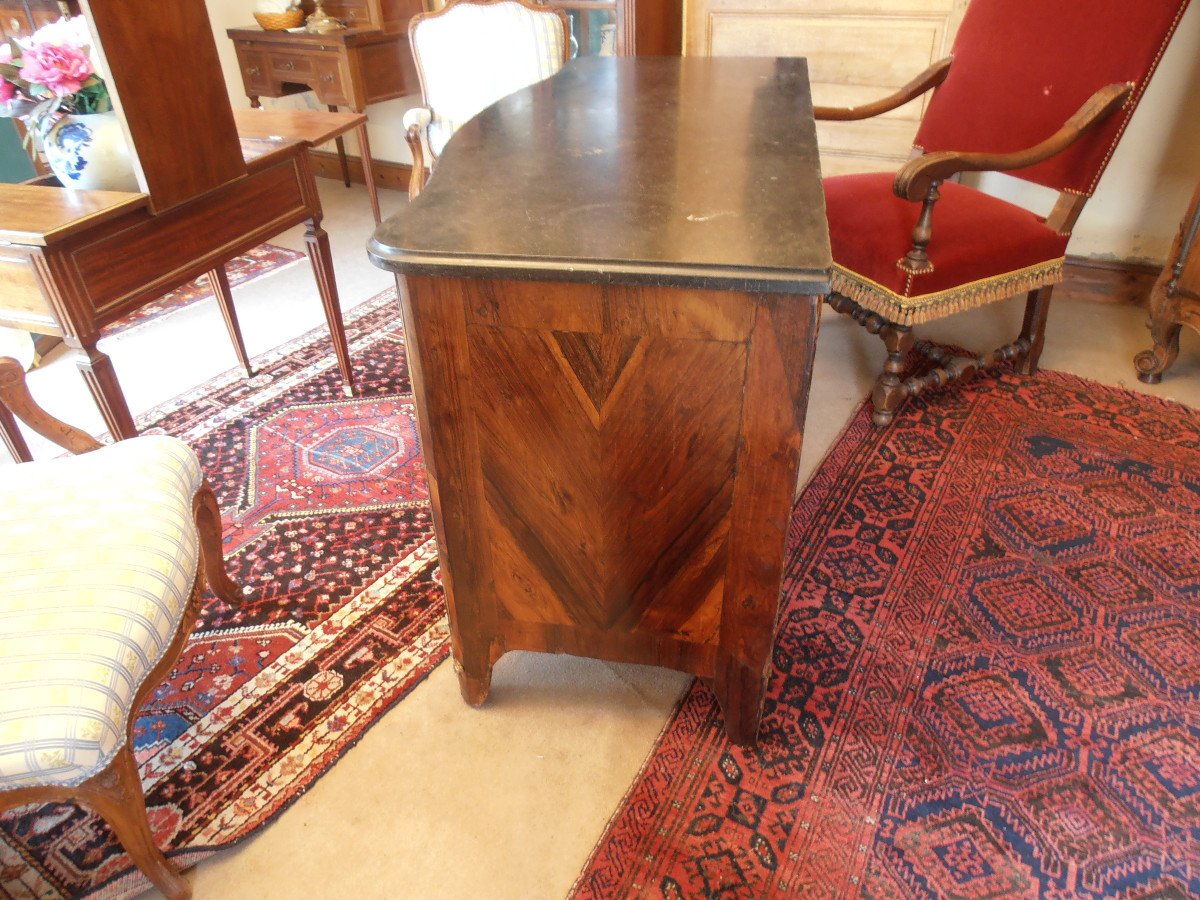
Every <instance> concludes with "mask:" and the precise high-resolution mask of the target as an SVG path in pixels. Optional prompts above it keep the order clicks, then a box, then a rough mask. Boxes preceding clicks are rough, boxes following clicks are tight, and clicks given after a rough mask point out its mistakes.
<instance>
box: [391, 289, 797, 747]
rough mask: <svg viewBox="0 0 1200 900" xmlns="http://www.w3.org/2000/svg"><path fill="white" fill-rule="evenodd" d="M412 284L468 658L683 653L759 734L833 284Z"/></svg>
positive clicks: (440, 501)
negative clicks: (807, 402)
mask: <svg viewBox="0 0 1200 900" xmlns="http://www.w3.org/2000/svg"><path fill="white" fill-rule="evenodd" d="M403 286H404V288H405V294H406V302H405V305H404V308H405V315H406V319H405V325H406V328H407V330H408V341H409V347H410V353H411V355H412V364H413V370H414V381H415V389H416V395H417V403H418V409H419V411H420V418H421V424H422V441H423V442H424V444H425V454H426V459H427V463H428V466H429V472H430V478H431V482H432V487H433V490H432V494H433V498H434V506H435V520H436V522H437V525H438V535H439V540H440V542H441V549H442V554H443V555H442V565H443V572H444V574H445V576H446V577H445V583H446V585H447V593H448V596H449V600H450V608H451V624H452V631H453V634H454V640H455V645H456V646H455V658H456V660H458V662H459V663H460V665H461V666H462V668H463V669H464V670H465V671H466V672H467V673H468V675H469V676H470V677H474V678H477V679H484V678H485V677H486V673H487V672H488V671H489V670H490V665H491V663H492V662H493V661H494V660H495V659H496V658H497V657H499V656H500V655H501V654H502V653H504V652H506V651H507V650H512V649H528V650H544V651H553V652H567V653H575V654H581V655H588V656H595V657H600V658H605V659H613V660H624V661H637V662H643V663H651V664H658V665H667V666H672V667H675V668H680V669H683V670H685V671H690V672H693V673H695V674H698V675H702V676H706V677H712V678H717V679H722V680H723V683H724V686H723V687H722V688H721V689H720V693H721V695H722V703H723V704H725V705H726V706H727V707H728V708H727V710H726V712H727V715H728V716H729V718H730V720H731V722H736V723H738V724H737V732H736V733H737V734H738V735H739V739H746V740H748V739H751V738H752V737H753V731H754V728H755V727H756V725H757V717H758V702H759V701H760V700H761V679H762V677H763V671H764V669H763V667H764V665H765V663H766V660H767V656H768V654H769V650H770V646H771V639H772V634H773V624H774V618H775V611H776V608H777V602H778V595H779V577H780V572H781V566H782V555H783V549H784V533H785V531H786V524H787V520H788V514H789V511H790V508H791V501H792V489H793V485H794V480H795V471H796V462H797V459H798V456H799V449H800V435H801V430H802V425H803V416H804V399H805V397H806V396H807V388H808V383H807V379H808V374H809V366H810V365H811V358H812V348H813V346H814V343H815V336H816V322H817V315H816V312H815V310H816V309H817V306H818V304H817V301H816V298H808V297H795V296H788V297H782V298H781V297H778V296H777V295H765V296H764V295H757V294H748V293H738V292H730V291H703V290H686V289H675V288H668V287H653V286H611V285H610V286H603V285H579V284H562V283H555V282H527V281H508V280H498V279H448V278H442V279H431V278H422V277H409V278H407V279H406V280H405V281H404V283H403ZM735 532H736V533H735ZM730 603H732V604H733V605H734V607H735V608H732V609H729V608H727V606H728V605H729V604H730ZM723 673H724V674H723ZM729 673H733V674H732V676H730V675H729ZM747 735H748V737H747Z"/></svg>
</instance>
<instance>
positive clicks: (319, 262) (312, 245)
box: [304, 217, 354, 397]
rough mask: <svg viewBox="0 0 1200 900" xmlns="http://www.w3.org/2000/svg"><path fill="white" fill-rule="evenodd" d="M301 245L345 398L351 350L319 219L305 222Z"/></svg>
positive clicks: (350, 389) (350, 384) (349, 391)
mask: <svg viewBox="0 0 1200 900" xmlns="http://www.w3.org/2000/svg"><path fill="white" fill-rule="evenodd" d="M305 224H306V225H307V230H306V231H305V232H304V244H305V246H306V247H307V249H308V258H309V260H310V261H311V262H312V267H313V275H315V276H316V279H317V290H319V291H320V292H321V304H322V305H323V306H324V307H325V321H327V322H328V323H329V334H330V336H331V337H332V338H333V352H334V353H335V354H336V355H337V361H338V368H339V369H340V370H341V373H342V381H343V382H344V386H343V390H344V391H345V393H346V396H347V397H353V396H354V371H353V370H352V369H351V367H350V350H349V349H348V348H347V347H346V327H345V325H344V323H343V322H342V308H341V306H340V305H339V304H338V294H337V283H336V282H335V281H334V277H333V256H332V254H331V253H330V250H329V235H328V234H327V233H326V232H325V229H324V228H322V227H321V221H320V219H319V218H316V217H314V218H312V219H309V220H308V222H306V223H305Z"/></svg>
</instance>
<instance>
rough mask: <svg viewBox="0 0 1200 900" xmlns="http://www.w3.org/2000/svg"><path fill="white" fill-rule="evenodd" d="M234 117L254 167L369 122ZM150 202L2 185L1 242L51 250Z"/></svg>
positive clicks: (279, 113) (253, 113) (276, 114)
mask: <svg viewBox="0 0 1200 900" xmlns="http://www.w3.org/2000/svg"><path fill="white" fill-rule="evenodd" d="M233 117H234V121H235V122H236V124H237V131H238V136H239V138H240V139H241V149H242V158H243V159H245V160H246V162H247V163H248V164H250V165H251V167H252V168H253V166H255V165H261V164H263V162H265V161H266V159H267V158H268V157H271V156H272V155H273V154H276V153H279V152H288V148H289V147H290V146H294V145H296V144H297V142H299V143H300V144H303V145H304V146H317V145H319V144H323V143H325V142H326V141H329V140H332V139H333V138H335V137H337V136H338V135H340V134H344V133H345V132H347V131H349V130H350V129H352V128H356V127H357V126H358V125H360V124H361V123H362V122H365V121H366V119H367V117H366V116H365V115H363V114H361V113H331V112H321V111H319V110H253V109H235V110H234V111H233ZM293 152H294V151H293ZM35 181H44V179H35ZM148 202H149V198H148V197H147V196H146V195H145V194H139V193H125V192H122V191H79V190H68V189H66V188H63V187H61V186H59V185H58V184H57V183H54V184H52V185H51V184H45V183H36V184H35V183H26V184H0V209H2V210H3V213H2V214H0V241H6V242H8V243H12V244H25V245H32V246H42V247H44V246H48V245H50V244H53V243H56V242H58V241H61V240H63V239H65V238H67V237H70V236H72V235H74V234H77V233H78V232H79V231H81V230H83V229H87V228H93V227H95V226H97V225H99V224H100V223H101V222H103V221H106V220H107V219H111V218H113V217H115V216H122V215H126V214H128V213H130V212H132V211H134V210H137V209H141V208H144V207H146V206H147V205H148Z"/></svg>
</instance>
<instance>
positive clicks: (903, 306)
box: [830, 257, 1065, 325]
mask: <svg viewBox="0 0 1200 900" xmlns="http://www.w3.org/2000/svg"><path fill="white" fill-rule="evenodd" d="M1064 261H1065V257H1059V258H1058V259H1052V260H1049V261H1047V262H1042V263H1037V264H1036V265H1032V266H1026V267H1025V268H1024V269H1017V270H1016V271H1013V272H1005V273H1004V274H1003V275H993V276H991V277H990V278H981V279H980V280H979V281H972V282H969V283H967V284H960V285H959V286H958V287H953V288H949V289H947V290H944V291H938V292H937V293H935V294H920V295H918V296H916V297H902V296H900V295H899V294H897V293H896V292H895V291H892V290H889V289H888V288H885V287H884V286H883V285H882V284H878V283H876V282H874V281H872V280H871V279H869V278H863V277H862V276H861V275H859V274H857V273H855V272H851V271H850V270H849V269H846V268H844V267H842V266H839V265H838V264H837V263H834V264H833V270H832V272H831V275H830V281H831V283H832V288H833V291H834V292H835V293H838V294H841V295H842V296H844V297H849V298H850V299H851V300H853V301H854V302H855V303H857V304H858V305H859V306H862V307H865V308H866V309H869V310H870V311H871V312H873V313H878V314H879V315H881V316H883V317H884V318H885V319H887V320H888V321H889V322H894V323H895V324H897V325H921V324H923V323H925V322H932V321H933V320H934V319H941V318H943V317H945V316H948V315H951V314H953V313H956V312H962V311H963V310H966V309H975V308H976V307H979V306H984V305H985V304H988V303H995V302H996V301H997V300H1006V299H1007V298H1009V297H1013V296H1016V295H1017V294H1025V293H1028V292H1029V291H1035V290H1037V289H1038V288H1040V287H1045V286H1046V285H1048V284H1058V283H1059V282H1060V281H1062V279H1063V262H1064Z"/></svg>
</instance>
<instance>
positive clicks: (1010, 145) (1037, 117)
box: [814, 0, 1189, 425]
mask: <svg viewBox="0 0 1200 900" xmlns="http://www.w3.org/2000/svg"><path fill="white" fill-rule="evenodd" d="M1188 2H1189V0H1143V2H1138V3H1131V2H1129V0H1087V2H1082V0H971V3H970V5H969V6H968V7H967V11H966V14H965V15H964V17H963V20H962V24H961V25H960V26H959V30H958V34H957V36H956V38H955V41H954V50H953V53H952V56H951V57H950V58H949V59H945V60H942V61H941V62H939V63H936V64H934V65H933V66H931V67H930V68H929V69H928V70H926V71H925V72H924V73H923V74H922V75H920V76H918V77H917V78H916V79H914V80H913V81H912V82H910V83H909V84H907V85H905V86H904V87H903V88H901V89H900V90H898V91H897V92H896V93H894V94H893V95H891V96H890V97H886V98H884V99H882V100H880V101H877V102H875V103H871V104H866V105H864V106H860V107H852V108H834V107H817V108H816V109H815V110H814V112H815V114H816V117H817V118H818V119H829V120H842V121H845V120H855V119H865V118H869V117H871V116H876V115H880V114H881V113H885V112H888V111H890V110H893V109H897V108H899V107H901V106H903V105H904V104H905V103H908V102H910V101H912V100H913V99H915V98H917V97H919V96H920V95H922V94H924V93H926V92H927V91H929V90H933V91H934V93H933V96H932V97H931V98H930V100H929V103H928V105H927V107H926V110H925V114H924V116H923V117H922V119H921V125H920V127H919V129H918V131H917V135H916V141H915V142H914V147H913V149H914V151H915V152H916V154H917V155H916V156H915V158H914V159H912V160H910V161H909V162H908V163H906V164H905V166H904V167H903V168H902V169H901V170H900V171H899V172H898V173H896V175H895V176H894V177H893V176H892V175H891V174H871V175H849V176H842V177H837V178H829V179H827V180H826V185H825V194H826V205H827V209H828V214H829V229H830V240H831V242H832V245H833V260H834V264H835V265H834V272H833V277H832V279H831V280H832V288H833V290H832V293H831V295H830V297H829V298H828V300H829V303H830V305H831V306H833V308H834V309H836V310H837V311H838V312H842V313H846V314H848V315H851V316H853V317H854V318H855V320H856V321H858V322H860V323H861V324H863V325H865V326H866V327H867V329H868V330H870V331H871V332H872V333H875V334H879V335H880V336H881V337H882V338H883V340H884V344H885V346H886V347H887V350H888V359H887V362H886V364H885V365H884V371H883V373H882V374H881V375H880V377H879V379H878V381H877V382H876V385H875V392H874V394H873V400H874V402H875V417H874V418H875V422H876V423H877V424H880V425H883V424H886V423H888V422H890V421H891V419H892V416H893V414H894V412H895V410H896V409H897V408H898V407H899V405H900V404H901V403H903V402H904V400H905V399H907V398H908V397H911V396H914V395H916V394H919V393H921V392H922V391H924V390H927V389H929V388H931V387H934V386H940V385H943V384H945V383H947V382H948V381H952V380H954V379H955V378H960V377H963V376H965V375H967V374H970V373H971V372H974V371H975V370H976V369H978V368H981V367H984V366H988V365H991V364H993V363H995V362H1001V361H1009V360H1011V361H1014V362H1015V363H1016V365H1017V367H1018V369H1019V371H1021V372H1024V373H1032V372H1034V371H1036V369H1037V364H1038V357H1039V355H1040V354H1041V349H1042V343H1043V341H1044V339H1045V325H1046V315H1047V312H1048V310H1049V304H1050V291H1051V288H1052V286H1053V285H1054V284H1055V283H1056V282H1058V281H1060V280H1061V279H1062V263H1063V258H1064V254H1065V253H1066V248H1067V242H1068V241H1069V239H1070V237H1071V229H1072V228H1073V227H1074V225H1075V221H1076V219H1077V218H1078V216H1079V214H1080V213H1081V212H1082V211H1083V205H1084V202H1085V201H1086V200H1087V198H1088V197H1089V196H1091V194H1092V192H1093V191H1095V189H1096V185H1097V183H1098V182H1099V180H1100V176H1101V174H1103V172H1104V168H1105V166H1106V165H1107V164H1108V161H1109V159H1111V158H1112V154H1113V151H1114V150H1115V149H1116V146H1117V142H1118V141H1119V140H1120V138H1121V135H1122V134H1123V133H1124V131H1125V128H1126V126H1127V125H1128V124H1129V120H1130V117H1131V116H1132V115H1133V111H1134V109H1135V108H1136V107H1137V104H1138V101H1139V100H1140V99H1141V97H1142V95H1143V94H1144V93H1145V90H1146V86H1147V84H1148V83H1149V81H1150V77H1151V76H1152V75H1153V74H1154V70H1155V68H1156V67H1157V66H1158V63H1159V60H1161V59H1162V55H1163V53H1164V52H1165V50H1166V48H1167V44H1168V43H1169V42H1170V40H1171V37H1172V35H1173V34H1174V33H1175V29H1176V27H1177V26H1178V24H1179V20H1180V18H1181V17H1182V16H1183V13H1184V10H1185V9H1186V8H1187V6H1188ZM984 171H1008V172H1011V173H1012V174H1013V175H1014V176H1016V177H1018V178H1022V179H1024V180H1027V181H1031V182H1034V183H1036V184H1041V185H1045V186H1047V187H1051V188H1054V189H1056V190H1058V191H1059V199H1058V202H1057V204H1056V205H1055V207H1054V209H1053V211H1052V212H1051V213H1050V214H1049V216H1048V217H1047V218H1046V219H1044V220H1043V219H1041V218H1039V217H1038V216H1036V215H1034V214H1033V213H1031V212H1028V211H1026V210H1024V209H1021V208H1020V207H1017V206H1013V205H1012V204H1010V203H1007V202H1005V201H1003V200H999V199H997V198H995V197H990V196H987V195H985V194H982V193H980V192H979V191H976V190H974V189H973V188H970V187H967V186H965V185H963V184H960V183H958V182H957V181H955V180H951V179H953V178H954V177H955V176H957V175H958V174H959V173H963V172H984ZM1024 292H1028V294H1029V299H1028V301H1027V305H1026V310H1025V321H1024V325H1023V327H1022V330H1021V334H1020V336H1019V337H1018V338H1017V339H1016V340H1015V341H1013V342H1011V343H1009V344H1005V345H1004V346H1003V347H999V348H997V349H995V350H992V351H990V352H984V353H980V354H978V355H975V356H967V357H959V358H956V359H950V358H949V357H948V356H947V355H946V353H945V352H944V351H943V350H942V349H940V348H938V347H935V346H933V345H927V344H920V343H917V342H916V341H915V340H914V337H913V335H912V326H913V325H918V324H921V323H924V322H928V321H931V320H933V319H937V318H940V317H942V316H946V315H949V314H951V313H955V312H959V311H961V310H966V309H972V308H974V307H977V306H981V305H983V304H985V303H990V302H993V301H996V300H1001V299H1004V298H1006V297H1011V296H1014V295H1017V294H1021V293H1024ZM913 349H917V350H920V351H922V352H924V353H925V355H926V356H928V357H929V358H931V359H932V360H933V361H934V363H935V364H936V366H937V367H936V368H935V369H933V371H932V372H930V373H928V374H926V375H922V376H916V377H907V376H906V375H905V373H906V371H907V362H906V357H907V355H908V353H909V352H910V351H911V350H913Z"/></svg>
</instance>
